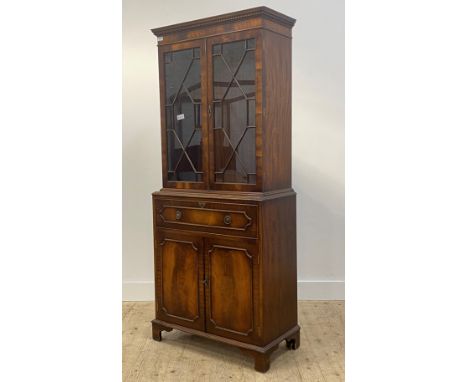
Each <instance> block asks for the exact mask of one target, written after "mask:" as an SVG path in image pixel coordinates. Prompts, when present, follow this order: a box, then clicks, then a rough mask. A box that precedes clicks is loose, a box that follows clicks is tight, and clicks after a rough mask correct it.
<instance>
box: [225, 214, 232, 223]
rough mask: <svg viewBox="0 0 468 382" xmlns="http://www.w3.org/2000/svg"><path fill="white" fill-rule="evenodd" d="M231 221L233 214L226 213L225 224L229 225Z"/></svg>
mask: <svg viewBox="0 0 468 382" xmlns="http://www.w3.org/2000/svg"><path fill="white" fill-rule="evenodd" d="M231 222H232V218H231V215H226V216H225V217H224V224H226V225H229V224H231Z"/></svg>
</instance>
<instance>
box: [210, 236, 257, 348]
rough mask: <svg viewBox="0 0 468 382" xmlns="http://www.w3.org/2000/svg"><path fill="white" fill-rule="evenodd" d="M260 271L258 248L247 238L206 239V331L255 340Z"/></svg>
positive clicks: (246, 340)
mask: <svg viewBox="0 0 468 382" xmlns="http://www.w3.org/2000/svg"><path fill="white" fill-rule="evenodd" d="M257 270H258V267H257V253H256V247H255V246H254V245H253V244H251V243H249V242H248V241H246V240H225V239H205V277H206V280H207V284H206V288H205V306H206V311H205V313H206V331H207V332H209V333H213V334H218V335H221V336H223V337H230V338H233V339H238V340H241V341H243V342H253V340H254V338H255V336H256V333H255V325H256V321H257V319H256V308H255V307H256V305H258V304H256V301H257V298H256V297H255V296H256V295H257V293H256V291H257V290H258V288H257V280H258V276H257Z"/></svg>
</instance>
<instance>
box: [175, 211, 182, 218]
mask: <svg viewBox="0 0 468 382" xmlns="http://www.w3.org/2000/svg"><path fill="white" fill-rule="evenodd" d="M181 217H182V211H181V210H177V211H176V212H175V218H176V220H180V218H181Z"/></svg>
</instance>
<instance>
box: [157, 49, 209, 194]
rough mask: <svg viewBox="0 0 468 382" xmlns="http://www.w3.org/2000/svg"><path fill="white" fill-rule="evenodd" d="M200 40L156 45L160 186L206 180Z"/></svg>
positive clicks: (184, 185)
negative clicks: (157, 61) (161, 177)
mask: <svg viewBox="0 0 468 382" xmlns="http://www.w3.org/2000/svg"><path fill="white" fill-rule="evenodd" d="M204 44H205V43H204V40H196V41H190V42H182V43H176V44H172V45H165V46H160V47H159V73H160V75H159V80H160V81H159V82H160V98H161V127H162V128H161V134H162V135H161V142H162V154H163V155H162V162H163V184H164V187H175V188H206V186H207V184H208V128H207V123H206V121H207V110H206V100H204V97H205V95H206V89H205V87H206V70H205V68H206V63H205V57H206V55H205V45H204Z"/></svg>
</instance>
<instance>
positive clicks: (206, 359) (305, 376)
mask: <svg viewBox="0 0 468 382" xmlns="http://www.w3.org/2000/svg"><path fill="white" fill-rule="evenodd" d="M153 318H154V304H153V303H152V302H125V303H124V304H123V381H124V382H134V381H135V382H136V381H148V382H149V381H152V382H153V381H196V382H205V381H206V382H222V381H269V382H276V381H278V382H279V381H311V382H324V381H327V382H328V381H333V382H336V381H344V302H343V301H299V325H300V326H301V346H300V348H299V349H298V350H297V351H293V350H287V349H286V343H285V342H284V341H283V342H282V343H281V344H280V347H279V349H278V350H277V351H275V352H274V353H273V354H272V356H271V367H270V370H269V371H268V372H267V373H265V374H262V373H258V372H256V371H255V370H254V368H253V360H252V359H251V358H249V357H247V356H244V355H243V354H242V353H241V352H240V351H239V350H238V349H236V348H233V347H230V346H228V345H225V344H220V343H217V342H215V341H211V340H208V339H205V338H200V337H197V336H194V335H190V334H185V333H182V332H180V331H177V330H173V331H172V332H169V333H168V332H163V340H162V342H156V341H153V339H152V338H151V323H150V321H151V320H152V319H153Z"/></svg>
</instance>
